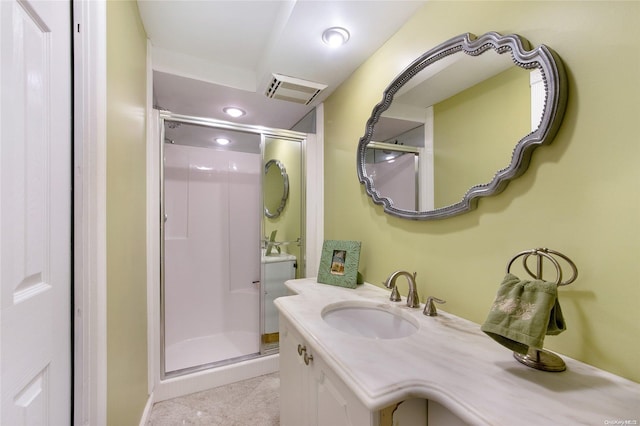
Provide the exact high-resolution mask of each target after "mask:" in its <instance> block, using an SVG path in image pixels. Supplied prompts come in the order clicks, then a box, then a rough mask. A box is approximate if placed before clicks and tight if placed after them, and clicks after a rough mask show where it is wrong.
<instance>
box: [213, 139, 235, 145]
mask: <svg viewBox="0 0 640 426" xmlns="http://www.w3.org/2000/svg"><path fill="white" fill-rule="evenodd" d="M216 143H217V144H218V145H229V144H230V143H231V141H230V140H229V139H227V138H216Z"/></svg>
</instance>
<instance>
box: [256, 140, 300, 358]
mask: <svg viewBox="0 0 640 426" xmlns="http://www.w3.org/2000/svg"><path fill="white" fill-rule="evenodd" d="M301 155H302V145H301V143H300V141H297V140H291V139H286V138H278V137H270V136H269V137H265V148H264V163H265V165H269V167H265V169H266V172H265V178H264V183H263V192H264V193H263V198H264V203H265V210H266V211H265V215H264V219H263V223H264V224H263V230H264V240H263V250H262V267H263V279H264V280H263V283H264V285H263V290H264V298H263V312H264V324H263V326H264V327H263V330H262V342H263V344H265V346H266V347H267V348H272V347H274V346H276V347H277V345H278V342H279V333H278V328H279V326H278V311H277V309H276V308H275V305H274V304H273V301H274V300H275V299H276V298H278V297H281V296H286V295H287V289H286V287H285V285H284V282H285V281H287V280H289V279H293V278H300V277H303V276H304V271H303V270H302V269H303V268H302V265H301V263H302V262H300V261H299V259H301V253H302V250H301V241H302V233H301V230H302V229H303V228H302V227H303V223H302V217H303V208H302V205H303V204H302V201H303V197H302V188H303V185H302V161H301V158H302V157H301ZM283 171H284V172H285V173H286V176H287V186H288V188H287V189H286V191H285V189H284V185H285V181H284V180H283V176H282V173H283ZM284 194H286V199H285V197H283V195H284ZM267 212H272V213H271V214H268V213H267ZM273 212H278V214H273Z"/></svg>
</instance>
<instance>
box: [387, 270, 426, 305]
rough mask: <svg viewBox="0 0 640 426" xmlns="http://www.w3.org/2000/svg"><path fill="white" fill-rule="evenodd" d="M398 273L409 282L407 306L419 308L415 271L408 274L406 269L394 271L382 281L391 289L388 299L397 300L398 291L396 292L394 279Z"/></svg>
mask: <svg viewBox="0 0 640 426" xmlns="http://www.w3.org/2000/svg"><path fill="white" fill-rule="evenodd" d="M400 275H403V276H405V277H407V282H408V283H409V293H407V306H408V307H410V308H419V307H420V298H419V297H418V290H417V289H416V273H415V272H414V273H413V274H410V273H409V272H407V271H395V272H394V273H392V274H391V275H389V278H387V279H386V281H385V282H384V285H385V287H387V288H390V289H391V296H390V297H389V300H391V301H393V302H399V301H400V300H401V298H400V292H398V287H396V279H398V277H399V276H400Z"/></svg>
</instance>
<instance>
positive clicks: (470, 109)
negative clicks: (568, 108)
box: [358, 33, 566, 219]
mask: <svg viewBox="0 0 640 426" xmlns="http://www.w3.org/2000/svg"><path fill="white" fill-rule="evenodd" d="M565 79H566V78H565V76H564V71H563V68H562V65H561V63H560V60H559V58H558V57H557V55H556V54H555V53H554V52H553V51H551V50H550V49H549V48H548V47H546V46H540V47H538V48H536V49H535V50H529V44H528V43H527V42H526V40H524V39H522V38H521V37H519V36H516V35H511V36H505V37H503V36H500V35H499V34H497V33H487V34H485V35H484V36H482V37H480V38H477V39H476V38H475V36H473V35H471V34H464V35H462V36H459V37H455V38H453V39H451V40H449V41H447V42H445V43H443V44H442V45H440V46H438V47H436V48H435V49H432V50H430V51H429V52H427V53H425V54H424V55H422V56H421V57H420V58H418V59H417V60H416V61H414V62H413V63H412V64H411V65H410V66H409V67H408V68H407V69H405V71H403V72H402V73H401V74H400V75H399V76H398V77H397V78H396V79H395V80H394V81H393V82H392V83H391V84H390V85H389V87H388V88H387V89H386V91H385V93H384V96H383V101H382V102H381V103H380V104H378V105H377V106H376V107H375V108H374V110H373V114H372V116H371V117H370V118H369V121H368V122H367V128H366V133H365V136H363V137H362V138H361V140H360V144H359V146H358V177H359V179H360V182H361V183H363V184H365V187H366V189H367V193H368V194H369V195H370V196H371V197H372V199H373V200H374V202H376V203H377V204H382V205H383V206H384V209H385V211H386V212H387V213H390V214H393V215H395V216H399V217H404V218H411V219H440V218H445V217H450V216H453V215H457V214H460V213H464V212H466V211H468V210H471V209H472V208H474V207H475V206H476V204H477V199H478V198H479V197H482V196H487V195H492V194H496V193H498V192H500V191H501V190H502V189H503V188H504V187H505V186H506V184H507V183H508V181H509V180H510V179H512V178H515V177H517V176H519V175H520V174H522V173H523V172H524V171H525V170H526V167H527V165H528V161H529V157H530V155H531V152H532V151H533V149H534V148H535V147H536V146H538V145H541V144H544V143H549V142H550V141H551V139H552V137H553V136H554V135H555V132H556V131H557V128H558V127H559V123H560V121H561V118H562V115H563V112H564V106H565V103H566V83H565ZM545 82H546V84H545ZM545 99H546V102H545Z"/></svg>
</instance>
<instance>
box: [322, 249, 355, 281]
mask: <svg viewBox="0 0 640 426" xmlns="http://www.w3.org/2000/svg"><path fill="white" fill-rule="evenodd" d="M360 246H361V243H360V241H340V240H325V242H324V244H322V256H321V258H320V267H319V268H318V282H319V283H322V284H330V285H336V286H340V287H347V288H356V286H357V285H358V264H359V263H360Z"/></svg>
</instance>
